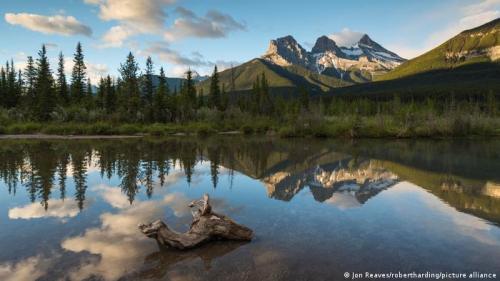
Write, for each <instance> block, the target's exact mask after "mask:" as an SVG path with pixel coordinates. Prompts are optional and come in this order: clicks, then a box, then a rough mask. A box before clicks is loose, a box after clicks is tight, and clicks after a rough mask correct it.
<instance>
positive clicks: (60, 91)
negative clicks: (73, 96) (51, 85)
mask: <svg viewBox="0 0 500 281" xmlns="http://www.w3.org/2000/svg"><path fill="white" fill-rule="evenodd" d="M56 90H57V97H58V98H59V100H60V101H61V104H63V105H67V104H68V103H69V94H68V84H67V83H66V74H65V73H64V56H63V53H62V52H60V53H59V64H58V68H57V83H56Z"/></svg>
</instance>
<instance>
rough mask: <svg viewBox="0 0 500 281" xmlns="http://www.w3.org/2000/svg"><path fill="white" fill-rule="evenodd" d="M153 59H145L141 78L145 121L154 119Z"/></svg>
mask: <svg viewBox="0 0 500 281" xmlns="http://www.w3.org/2000/svg"><path fill="white" fill-rule="evenodd" d="M153 75H154V70H153V60H152V59H151V57H148V58H147V59H146V69H145V74H144V79H143V85H142V92H143V105H144V110H145V118H146V121H148V122H151V121H153V119H154V109H153V91H154V87H153Z"/></svg>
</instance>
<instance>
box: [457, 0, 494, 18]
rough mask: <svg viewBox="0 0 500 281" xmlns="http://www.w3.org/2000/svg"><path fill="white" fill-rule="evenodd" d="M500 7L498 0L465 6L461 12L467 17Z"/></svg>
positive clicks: (486, 0) (488, 0) (487, 0)
mask: <svg viewBox="0 0 500 281" xmlns="http://www.w3.org/2000/svg"><path fill="white" fill-rule="evenodd" d="M499 5H500V0H483V1H480V2H479V3H475V4H471V5H468V6H465V7H464V8H463V11H464V13H465V14H467V15H473V14H481V13H483V12H484V11H488V10H494V9H498V6H499Z"/></svg>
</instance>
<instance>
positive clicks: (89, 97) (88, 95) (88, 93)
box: [85, 78, 94, 110]
mask: <svg viewBox="0 0 500 281" xmlns="http://www.w3.org/2000/svg"><path fill="white" fill-rule="evenodd" d="M85 105H86V106H87V109H89V110H90V109H92V108H93V107H94V92H93V91H92V81H90V78H88V79H87V87H86V90H85Z"/></svg>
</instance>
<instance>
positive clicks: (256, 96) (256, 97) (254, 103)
mask: <svg viewBox="0 0 500 281" xmlns="http://www.w3.org/2000/svg"><path fill="white" fill-rule="evenodd" d="M260 92H261V90H260V79H259V77H258V76H257V79H255V82H254V83H253V87H252V97H251V100H250V108H251V110H252V113H253V114H259V112H260Z"/></svg>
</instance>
